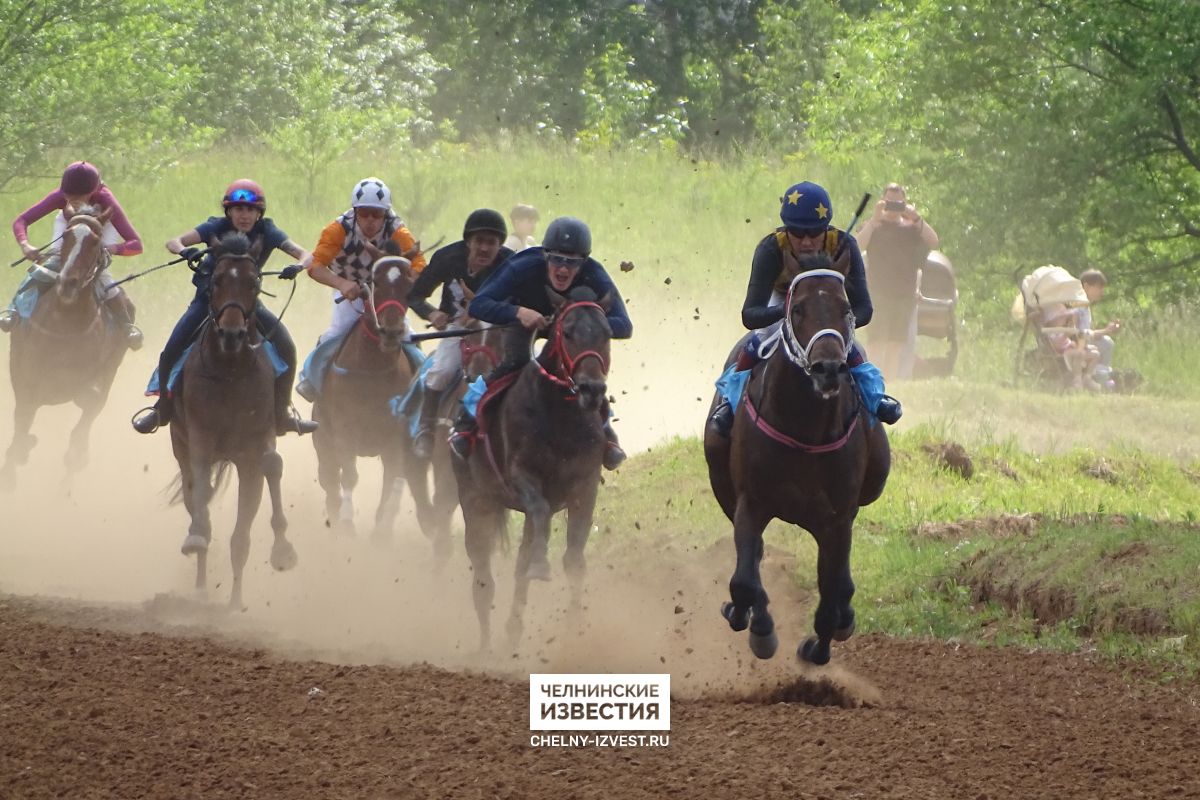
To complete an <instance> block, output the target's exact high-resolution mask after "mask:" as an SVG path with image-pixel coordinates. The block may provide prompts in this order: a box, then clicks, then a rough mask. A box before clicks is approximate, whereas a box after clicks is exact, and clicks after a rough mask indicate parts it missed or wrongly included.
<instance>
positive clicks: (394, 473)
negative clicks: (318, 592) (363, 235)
mask: <svg viewBox="0 0 1200 800" xmlns="http://www.w3.org/2000/svg"><path fill="white" fill-rule="evenodd" d="M415 280H416V274H415V273H414V272H413V269H412V262H410V261H409V260H408V259H407V258H404V257H402V256H395V255H382V254H381V256H380V257H379V258H377V259H376V260H375V263H374V265H373V266H372V268H371V279H370V281H369V282H368V283H367V285H366V291H365V292H364V297H363V301H364V302H363V308H364V313H363V315H362V316H361V317H360V318H359V319H358V320H357V321H356V322H355V323H354V326H353V327H352V328H351V329H350V331H349V332H348V333H347V334H346V337H345V339H344V340H343V342H342V345H341V347H340V348H339V350H338V352H337V354H336V356H334V358H333V360H332V362H331V363H330V365H329V369H328V372H327V373H326V375H325V378H324V381H323V383H322V387H321V393H320V395H319V396H318V397H317V399H316V401H315V402H314V403H313V418H314V419H317V420H319V421H320V423H321V425H320V427H319V428H317V430H316V431H315V432H314V433H313V446H314V447H316V450H317V476H318V479H319V480H320V483H321V488H322V489H324V490H325V511H326V514H327V515H328V519H329V521H330V523H331V524H338V525H339V527H341V528H342V529H343V530H346V531H349V532H353V530H354V506H353V492H354V487H355V486H357V485H358V465H357V460H358V457H359V456H365V457H370V456H378V457H379V458H380V460H382V462H383V487H382V493H381V495H380V498H379V508H378V510H377V511H376V513H375V529H374V531H373V533H372V539H374V540H375V541H377V542H381V543H382V542H387V541H389V540H390V539H391V536H392V526H393V524H394V523H395V519H396V514H397V512H398V511H399V508H400V497H399V489H400V486H401V484H402V481H403V480H404V479H405V478H406V477H407V479H408V484H409V488H410V489H411V491H412V493H413V500H414V502H415V505H416V508H417V517H418V520H419V521H420V523H421V529H422V530H429V527H428V525H429V523H428V517H429V514H430V507H429V487H428V479H427V477H426V475H425V469H424V464H417V463H416V459H414V458H411V457H410V453H411V451H412V440H411V437H410V436H409V433H408V429H407V427H406V426H405V425H401V424H398V423H397V421H396V419H395V418H394V417H393V416H392V412H391V406H390V402H391V400H392V398H394V397H396V396H397V395H403V394H404V393H405V392H406V391H407V389H408V385H409V383H411V382H412V379H413V376H414V369H413V366H412V364H411V363H410V362H409V359H408V356H407V354H406V353H405V351H404V348H403V346H402V345H403V342H404V339H405V337H406V336H407V335H408V327H407V325H406V323H405V321H404V315H405V313H406V312H407V311H408V292H409V290H410V289H411V288H412V285H413V282H414V281H415Z"/></svg>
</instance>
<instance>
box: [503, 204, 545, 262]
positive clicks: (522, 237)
mask: <svg viewBox="0 0 1200 800" xmlns="http://www.w3.org/2000/svg"><path fill="white" fill-rule="evenodd" d="M508 217H509V219H511V220H512V224H513V232H512V233H510V234H509V235H508V238H507V239H506V240H505V241H504V246H505V247H507V248H508V249H509V250H512V251H513V252H514V253H519V252H521V251H522V250H524V249H526V248H527V247H534V246H535V245H537V240H536V239H534V238H533V231H534V229H536V228H537V224H538V219H540V218H541V215H539V214H538V210H537V209H536V208H534V207H533V206H531V205H526V204H525V203H517V204H516V205H515V206H513V210H512V211H510V212H509V214H508Z"/></svg>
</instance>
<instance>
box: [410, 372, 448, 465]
mask: <svg viewBox="0 0 1200 800" xmlns="http://www.w3.org/2000/svg"><path fill="white" fill-rule="evenodd" d="M423 389H424V396H423V397H422V398H421V416H420V417H419V418H418V420H417V436H416V438H415V439H413V455H414V456H416V457H417V458H419V459H421V460H422V461H424V460H425V459H428V458H429V457H430V456H432V455H433V434H434V432H435V430H436V429H437V415H438V408H439V406H441V404H442V397H443V396H444V395H445V391H444V390H442V389H431V388H429V387H428V386H425V387H423Z"/></svg>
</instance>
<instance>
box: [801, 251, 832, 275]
mask: <svg viewBox="0 0 1200 800" xmlns="http://www.w3.org/2000/svg"><path fill="white" fill-rule="evenodd" d="M796 263H797V264H798V265H799V266H800V271H801V272H808V271H809V270H810V269H833V259H832V258H830V257H829V254H828V253H826V252H825V251H823V250H818V251H817V252H815V253H805V254H804V255H801V256H797V257H796Z"/></svg>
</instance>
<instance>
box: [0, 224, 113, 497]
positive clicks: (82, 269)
mask: <svg viewBox="0 0 1200 800" xmlns="http://www.w3.org/2000/svg"><path fill="white" fill-rule="evenodd" d="M111 215H112V209H111V208H110V209H105V210H104V211H102V212H100V213H97V209H96V208H95V207H93V206H82V207H81V208H80V209H79V210H78V211H76V210H75V209H74V208H72V207H71V206H69V205H68V206H67V208H66V209H65V210H64V211H63V216H64V217H65V218H66V220H67V228H66V231H65V232H64V233H63V235H62V240H61V246H60V249H59V252H60V254H61V266H60V269H59V272H58V275H57V276H56V278H55V286H54V289H53V290H46V291H44V292H42V294H41V299H40V300H39V302H38V303H37V306H36V307H35V308H34V310H33V313H32V315H31V316H30V318H29V319H28V320H27V321H25V322H24V323H22V324H20V325H18V326H17V327H16V329H15V330H13V332H12V349H11V350H10V352H9V373H10V377H11V379H12V386H13V395H14V396H15V401H16V402H15V405H14V407H13V438H12V443H11V444H10V445H9V447H8V452H7V454H6V456H5V460H4V465H3V466H2V467H0V487H3V488H11V487H12V486H13V485H14V484H15V482H16V467H17V466H18V465H22V464H25V463H26V462H27V461H28V459H29V451H30V450H32V449H33V446H34V444H36V442H37V437H36V436H34V435H33V434H31V433H30V429H31V428H32V427H33V418H34V415H35V414H36V413H37V410H38V408H40V407H41V406H44V405H57V404H60V403H67V402H74V403H75V405H77V406H79V408H80V410H81V412H82V413H81V415H80V417H79V422H78V423H76V425H75V428H74V429H73V430H72V431H71V438H70V444H69V446H68V448H67V455H66V465H67V471H68V474H74V473H76V472H78V471H79V470H81V469H83V467H84V466H85V465H86V464H87V459H88V438H89V436H90V435H91V429H92V423H93V422H95V420H96V417H97V416H98V415H99V414H100V410H101V409H102V408H103V407H104V403H105V401H106V400H107V399H108V392H109V390H110V389H111V388H112V383H113V379H114V378H115V377H116V374H117V368H118V367H119V366H120V364H121V359H123V358H124V357H125V350H126V347H127V345H126V337H125V335H124V332H120V331H117V330H115V329H114V328H113V327H112V326H111V325H109V324H106V320H105V317H104V315H103V314H102V313H101V304H102V301H101V300H100V297H101V295H102V292H103V287H98V286H96V285H95V282H96V276H97V275H99V274H100V272H101V270H103V268H104V266H105V265H106V264H107V263H108V260H109V255H108V253H107V251H106V250H105V249H104V246H103V244H102V243H101V232H102V231H103V230H104V225H105V223H106V222H108V219H109V217H110V216H111ZM42 272H43V273H44V274H48V275H49V274H53V273H50V272H49V270H44V269H43V270H42Z"/></svg>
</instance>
